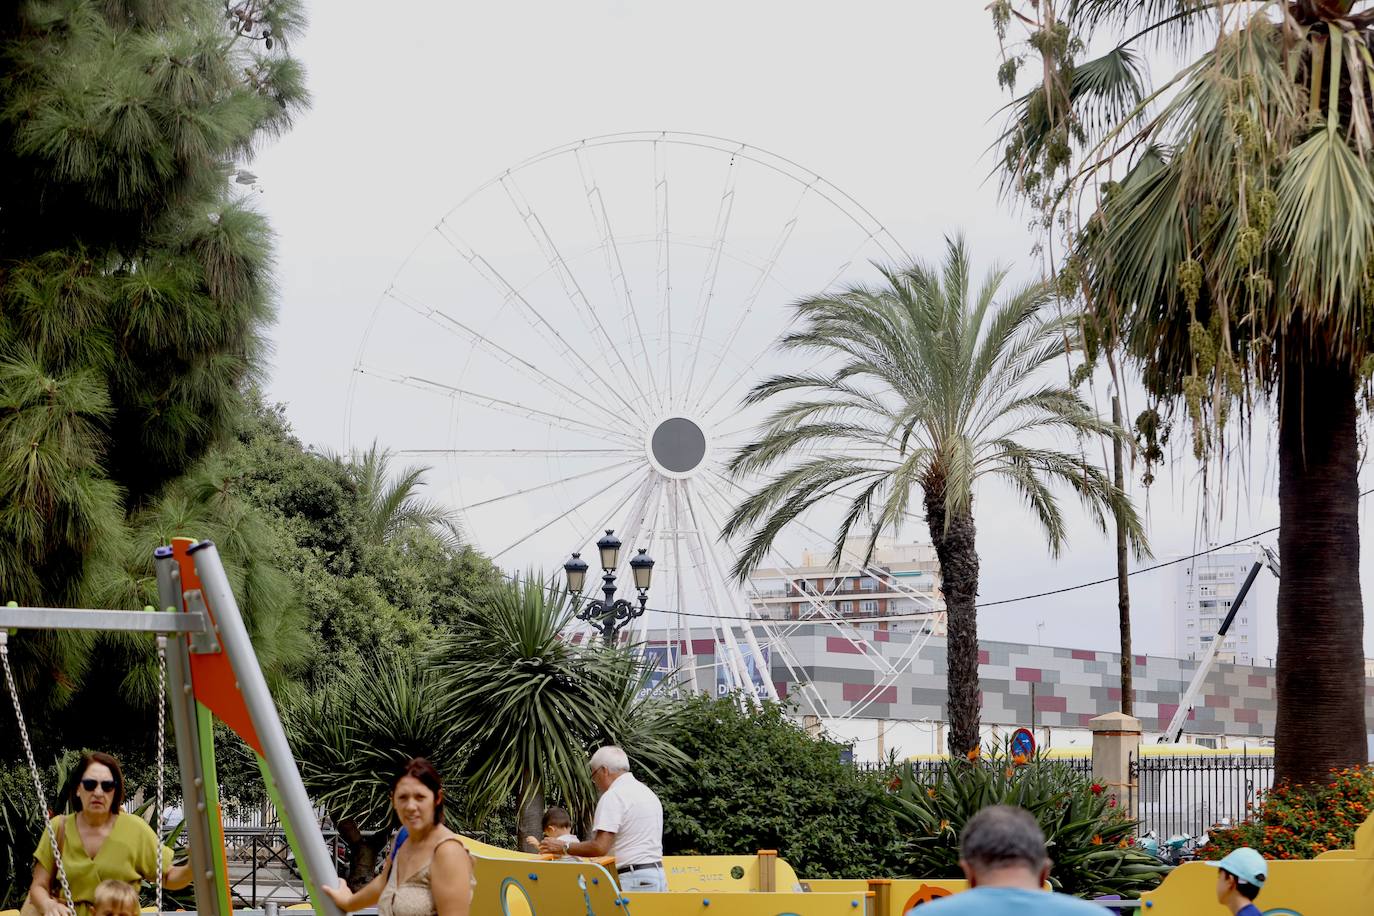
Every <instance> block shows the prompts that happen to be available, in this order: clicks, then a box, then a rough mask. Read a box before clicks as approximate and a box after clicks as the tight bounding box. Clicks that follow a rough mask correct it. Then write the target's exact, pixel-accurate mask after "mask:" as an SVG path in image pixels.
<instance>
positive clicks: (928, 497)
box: [726, 239, 1145, 754]
mask: <svg viewBox="0 0 1374 916" xmlns="http://www.w3.org/2000/svg"><path fill="white" fill-rule="evenodd" d="M1006 274H1007V272H1006V270H1004V269H1000V268H998V269H994V270H993V271H992V272H991V273H989V274H988V276H987V278H986V279H985V280H984V282H983V284H982V286H981V287H979V288H978V289H977V290H976V291H975V290H974V289H973V288H972V287H971V286H970V283H969V262H968V254H967V252H966V250H965V248H964V243H963V241H962V239H956V240H950V241H949V242H948V252H947V255H946V258H945V260H944V263H943V264H940V265H938V266H937V265H926V264H914V265H912V266H911V267H909V268H906V269H904V270H894V269H884V270H883V278H884V280H885V281H886V282H885V284H884V285H883V286H881V287H878V288H868V287H862V286H852V287H849V288H847V289H845V290H843V291H841V292H839V293H835V294H826V295H821V296H817V297H815V298H812V299H806V300H803V301H802V302H800V303H798V305H797V306H796V308H797V318H798V320H799V321H800V323H801V327H800V328H799V329H798V330H796V331H794V332H793V333H791V334H789V335H787V336H786V337H784V338H783V339H782V342H781V346H782V348H783V349H784V350H785V351H787V352H789V353H792V354H794V355H795V356H797V357H798V360H799V362H804V363H807V364H810V363H814V362H816V361H817V358H818V357H819V358H820V359H823V360H824V359H829V360H832V361H833V362H834V368H833V369H828V370H825V371H814V372H806V373H799V374H793V375H781V376H776V377H774V378H770V379H768V380H766V381H764V382H762V383H761V384H759V385H758V386H757V387H756V388H754V390H753V391H752V392H750V394H749V395H748V397H747V399H746V400H747V402H748V403H760V402H764V401H772V400H774V399H778V398H781V397H784V396H792V397H793V400H791V401H790V402H789V403H787V404H785V405H784V406H782V407H780V408H779V409H777V410H776V411H775V412H774V413H773V414H772V415H771V416H770V417H769V419H768V421H767V423H766V425H765V427H764V429H763V431H762V433H761V434H760V436H759V439H758V441H757V442H755V443H754V444H752V445H748V446H746V447H744V448H743V449H741V450H740V451H739V452H738V453H737V454H736V455H735V456H734V458H733V460H732V462H731V469H732V471H733V472H734V473H736V474H739V475H743V474H754V473H758V472H763V471H767V470H769V469H771V468H774V467H776V466H777V465H779V464H782V463H783V462H784V461H788V460H789V459H792V460H791V461H790V463H789V464H788V465H787V466H786V467H784V468H783V469H782V470H781V471H780V472H779V473H777V474H776V475H775V476H773V477H772V478H771V479H769V480H767V481H766V482H765V483H764V484H763V485H762V487H761V488H760V489H759V490H758V491H757V492H756V493H754V494H753V495H752V496H750V497H749V498H747V499H746V500H745V501H744V502H743V503H741V504H740V505H739V507H738V508H737V509H736V510H735V512H734V513H733V514H732V516H731V517H730V519H729V521H728V523H727V525H726V534H727V535H729V534H734V533H737V532H744V531H750V532H752V534H751V537H750V538H749V540H748V542H747V546H746V547H745V549H744V552H743V553H742V554H741V556H740V558H739V560H738V562H737V563H736V564H735V567H734V573H735V575H736V576H738V577H740V578H741V579H743V578H744V577H745V576H747V575H748V574H749V572H750V571H751V570H752V569H754V568H755V567H756V566H757V565H758V564H759V563H760V562H761V561H762V560H763V558H764V557H765V555H766V554H767V552H768V551H769V549H770V548H771V546H772V544H773V541H774V540H775V539H776V538H777V536H778V534H779V532H780V531H782V530H783V529H784V528H785V527H786V526H787V525H788V523H790V522H791V521H792V520H793V519H795V518H796V517H797V516H798V515H799V514H801V513H802V512H803V511H805V510H806V509H807V508H809V507H810V506H812V505H813V504H815V503H817V502H819V501H820V500H822V499H825V498H827V497H829V496H831V495H835V494H840V493H842V492H843V493H844V494H845V495H846V496H847V498H848V511H847V512H846V514H845V516H844V518H843V520H842V521H841V523H840V526H839V529H838V531H837V532H836V535H835V556H834V560H835V562H836V563H838V562H839V559H840V550H841V545H842V544H843V543H844V540H845V538H846V537H847V536H848V534H849V532H850V529H851V528H853V527H854V526H855V525H856V524H859V523H860V522H861V521H862V522H866V523H871V526H872V537H871V538H870V540H869V553H870V554H871V552H872V549H873V545H874V543H876V541H877V538H878V536H879V534H880V533H881V532H882V531H884V530H888V529H891V530H896V529H897V528H898V527H899V526H900V525H901V523H902V522H903V521H904V520H905V519H906V518H907V517H908V509H909V508H910V504H911V499H912V495H913V493H916V492H919V493H920V495H921V498H922V501H923V503H924V508H925V518H926V524H927V525H928V526H929V529H930V537H931V541H932V542H933V543H934V546H935V553H936V556H937V557H938V559H939V561H940V575H941V577H942V580H943V588H944V596H945V605H946V608H947V610H948V615H949V674H948V677H949V702H948V707H949V709H948V718H949V723H950V730H949V749H950V752H951V753H953V754H964V753H967V752H968V751H970V750H972V749H973V748H974V747H976V746H977V745H978V623H977V604H976V602H977V595H978V550H977V544H976V541H975V534H976V531H975V526H974V516H973V504H974V491H975V489H976V488H977V486H978V484H979V482H980V481H981V480H983V479H985V478H992V477H996V478H1001V479H1002V480H1004V481H1006V482H1007V483H1009V484H1010V485H1011V486H1012V488H1013V489H1014V490H1015V491H1016V492H1017V493H1018V494H1019V495H1020V496H1021V497H1022V499H1023V500H1024V501H1025V504H1026V506H1027V507H1028V508H1029V509H1030V512H1031V515H1032V517H1034V519H1035V520H1036V522H1037V523H1038V524H1039V525H1040V527H1041V528H1042V529H1043V531H1044V534H1045V537H1046V539H1047V546H1048V547H1049V550H1050V553H1051V554H1052V555H1057V554H1058V553H1059V551H1060V549H1061V548H1062V547H1063V545H1064V538H1065V534H1066V528H1065V523H1064V517H1063V514H1062V513H1061V512H1060V508H1059V502H1058V499H1057V498H1056V496H1055V494H1054V492H1053V491H1052V489H1051V487H1052V485H1055V484H1058V485H1063V486H1067V487H1068V488H1070V489H1071V490H1073V491H1074V492H1075V493H1076V494H1077V495H1078V497H1079V498H1080V500H1081V501H1082V503H1083V505H1084V506H1085V507H1086V508H1087V510H1088V512H1089V513H1090V515H1091V516H1092V517H1093V519H1094V520H1095V521H1096V522H1097V524H1098V525H1099V526H1101V527H1103V528H1104V530H1105V525H1106V521H1107V518H1106V515H1104V511H1103V510H1104V508H1105V509H1107V510H1109V511H1113V512H1114V511H1116V510H1118V509H1119V510H1120V513H1121V517H1122V518H1123V519H1124V520H1125V521H1126V522H1127V524H1128V525H1129V533H1130V536H1131V540H1132V541H1133V543H1134V544H1135V545H1136V549H1137V550H1138V551H1143V550H1144V549H1145V540H1144V535H1143V532H1142V530H1141V526H1140V521H1139V518H1138V517H1137V516H1136V514H1135V511H1134V509H1133V508H1132V507H1131V506H1130V504H1129V502H1128V500H1127V498H1126V496H1125V494H1124V493H1122V491H1121V490H1120V489H1118V488H1117V487H1115V486H1113V484H1112V482H1111V481H1110V480H1109V479H1108V478H1107V477H1106V475H1105V474H1104V473H1103V472H1102V471H1101V470H1100V469H1098V468H1096V467H1094V466H1093V465H1091V464H1090V463H1089V462H1087V461H1086V460H1085V459H1084V458H1083V457H1082V456H1081V455H1078V454H1074V453H1072V452H1068V451H1062V450H1060V449H1058V448H1054V447H1052V446H1047V445H1044V444H1039V442H1040V440H1045V439H1050V440H1053V439H1054V438H1055V437H1059V438H1060V439H1062V438H1063V437H1065V436H1068V437H1070V438H1077V437H1081V436H1092V437H1096V436H1111V437H1114V436H1120V435H1122V432H1121V430H1120V429H1119V428H1118V427H1116V426H1113V425H1112V424H1110V423H1107V422H1105V421H1103V420H1101V419H1099V418H1098V417H1097V415H1096V414H1094V413H1093V412H1092V411H1091V410H1090V409H1089V408H1088V405H1087V404H1085V403H1084V402H1083V400H1082V399H1081V398H1080V397H1079V396H1078V394H1077V393H1075V392H1074V391H1073V390H1072V389H1071V388H1069V387H1067V386H1064V385H1058V384H1054V383H1051V382H1044V383H1039V382H1035V381H1033V378H1034V377H1035V376H1036V375H1037V373H1039V372H1040V370H1042V369H1044V368H1046V367H1048V366H1051V365H1052V364H1054V363H1056V362H1062V361H1063V360H1064V358H1065V355H1066V351H1067V343H1068V341H1069V339H1070V334H1071V332H1072V330H1073V327H1074V325H1073V319H1072V318H1071V317H1054V316H1051V315H1049V314H1047V311H1046V309H1045V305H1046V303H1047V301H1048V298H1049V292H1048V290H1047V289H1046V287H1045V286H1044V285H1043V284H1030V285H1027V286H1022V287H1020V288H1017V289H1013V290H1011V291H1010V292H1009V293H1008V294H1007V295H1005V296H1003V297H1001V299H1000V301H999V294H1001V293H1002V286H1003V283H1004V281H1005V279H1006Z"/></svg>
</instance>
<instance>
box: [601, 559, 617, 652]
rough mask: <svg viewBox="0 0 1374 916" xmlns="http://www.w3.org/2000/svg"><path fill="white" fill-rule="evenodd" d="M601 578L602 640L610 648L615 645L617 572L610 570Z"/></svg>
mask: <svg viewBox="0 0 1374 916" xmlns="http://www.w3.org/2000/svg"><path fill="white" fill-rule="evenodd" d="M604 572H605V574H604V575H603V576H602V577H601V594H602V596H603V598H602V601H601V614H602V617H601V626H602V630H601V639H602V640H603V641H604V642H605V643H606V645H608V646H613V645H615V570H613V569H608V570H605V571H604Z"/></svg>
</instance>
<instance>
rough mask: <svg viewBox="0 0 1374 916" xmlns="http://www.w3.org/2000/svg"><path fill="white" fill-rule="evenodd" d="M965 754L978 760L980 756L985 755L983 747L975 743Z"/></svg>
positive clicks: (971, 758) (970, 758)
mask: <svg viewBox="0 0 1374 916" xmlns="http://www.w3.org/2000/svg"><path fill="white" fill-rule="evenodd" d="M965 756H966V757H968V759H969V760H977V759H978V758H979V757H981V756H983V749H982V748H981V747H978V746H977V745H975V746H974V747H973V748H971V749H970V750H969V752H968V753H967V754H966V755H965Z"/></svg>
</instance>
